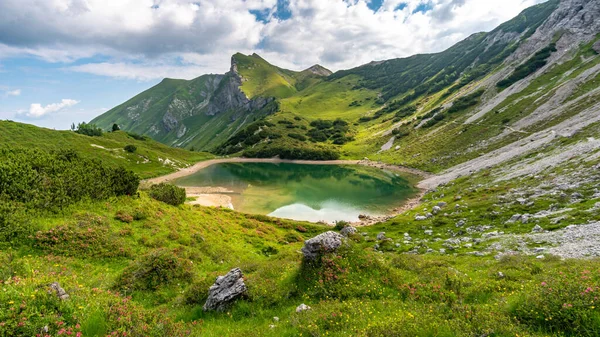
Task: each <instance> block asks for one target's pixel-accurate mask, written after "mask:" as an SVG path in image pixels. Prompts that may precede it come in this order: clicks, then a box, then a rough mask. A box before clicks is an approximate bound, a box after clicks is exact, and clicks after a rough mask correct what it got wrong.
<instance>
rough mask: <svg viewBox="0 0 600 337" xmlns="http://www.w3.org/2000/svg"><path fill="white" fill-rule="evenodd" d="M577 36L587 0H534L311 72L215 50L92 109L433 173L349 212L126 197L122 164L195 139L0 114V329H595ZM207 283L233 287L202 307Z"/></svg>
mask: <svg viewBox="0 0 600 337" xmlns="http://www.w3.org/2000/svg"><path fill="white" fill-rule="evenodd" d="M599 54H600V3H599V2H598V1H593V0H562V1H558V0H556V1H553V0H551V1H547V2H545V3H542V4H539V5H537V6H534V7H532V8H530V9H527V10H526V11H524V12H523V13H522V14H521V15H519V16H518V17H516V18H515V19H513V20H511V21H509V22H507V23H505V24H503V25H501V26H499V27H498V28H497V29H495V30H493V31H492V32H489V33H480V34H475V35H473V36H471V37H470V38H468V39H466V40H465V41H463V42H461V43H459V44H457V45H456V46H454V47H452V48H450V49H448V50H446V51H444V52H442V53H436V54H429V55H416V56H413V57H409V58H403V59H395V60H387V61H380V62H372V63H370V64H367V65H363V66H360V67H357V68H354V69H349V70H344V71H340V72H336V73H333V74H331V73H330V72H329V71H328V70H327V69H324V68H322V67H320V66H314V67H311V68H309V69H307V70H304V71H300V72H296V71H290V70H285V69H281V68H278V67H276V66H273V65H271V64H269V63H268V62H267V61H266V60H264V59H262V58H261V57H260V56H258V55H250V56H245V55H241V54H236V55H234V56H233V58H232V68H231V71H230V72H229V73H227V74H225V75H205V76H202V77H199V78H197V79H195V80H192V81H179V80H165V81H163V82H161V83H160V84H159V85H157V86H156V87H154V88H152V89H150V90H148V91H146V92H144V93H142V94H140V95H139V96H136V97H134V98H133V99H132V100H130V101H128V102H126V103H124V104H123V105H121V106H119V107H116V108H114V109H113V110H111V111H109V112H107V113H106V114H104V115H102V116H100V117H98V118H97V119H96V120H95V121H94V122H95V123H98V124H99V125H100V126H102V127H103V128H109V127H110V126H111V125H112V123H115V122H117V123H118V124H120V125H121V126H122V127H123V128H124V129H126V130H135V131H136V132H139V133H144V134H146V135H148V136H152V137H154V138H155V139H157V140H159V141H161V142H164V143H165V144H170V145H179V146H181V147H185V148H191V147H192V146H194V147H195V148H196V149H198V148H204V149H211V150H213V151H214V152H216V153H219V154H229V155H231V157H233V156H236V155H244V156H249V157H273V156H279V157H282V158H308V159H334V158H356V159H361V163H362V164H364V165H369V166H374V167H382V166H383V165H382V163H390V164H399V165H406V166H410V167H413V168H417V169H422V170H426V171H429V172H433V174H431V175H429V176H428V177H427V178H426V179H423V180H421V181H419V182H418V187H420V188H421V189H422V191H423V194H422V197H421V198H420V200H418V202H416V203H415V204H414V205H412V206H411V207H407V208H406V210H405V211H402V212H401V213H400V214H397V215H394V216H390V217H386V218H385V220H384V221H381V222H378V220H376V219H375V220H374V219H363V220H362V221H363V223H361V224H356V225H357V226H356V227H352V226H349V225H348V224H347V223H341V222H340V223H338V224H337V225H336V226H335V227H328V226H325V225H323V224H313V223H306V222H298V221H290V220H284V219H277V218H269V217H267V216H260V215H250V214H243V213H239V212H236V211H232V210H229V209H223V208H212V207H202V206H198V205H194V206H192V205H189V204H184V203H183V202H184V200H185V195H184V194H182V193H183V191H181V190H177V189H171V187H169V185H167V186H166V187H165V186H162V187H154V188H150V189H144V188H141V189H138V191H137V193H132V191H134V190H135V188H137V187H138V183H139V179H137V177H136V176H135V175H133V174H132V172H131V171H130V170H132V171H134V172H136V173H138V174H139V175H141V176H143V177H150V176H157V175H161V174H165V173H168V172H171V171H174V170H175V169H176V168H177V167H184V166H187V165H189V164H191V163H193V162H196V161H200V160H203V159H206V158H209V157H211V155H210V154H207V153H198V152H190V151H186V150H183V149H177V148H171V147H167V146H166V145H163V144H160V143H158V142H155V141H153V140H150V139H143V138H142V139H137V138H140V137H138V136H136V137H135V138H132V136H131V135H128V133H126V132H124V131H118V132H114V133H108V132H106V133H104V134H103V135H102V136H101V137H88V136H83V135H79V134H76V133H74V132H70V131H54V130H48V129H43V128H37V127H34V126H31V125H25V124H19V123H14V122H0V154H2V156H0V168H1V169H0V289H2V291H0V336H11V337H12V336H35V335H38V334H39V335H40V336H44V337H45V336H64V335H73V336H107V335H111V336H140V337H141V336H215V337H216V336H248V335H251V336H340V337H341V336H361V337H372V336H385V337H392V336H451V337H473V336H490V337H491V336H526V337H543V336H565V337H566V336H572V337H575V336H584V337H595V336H598V327H599V326H600V305H599V303H598V301H599V299H598V294H597V293H598V292H600V248H599V247H598V242H600V186H599V184H598V182H599V181H600V85H599V84H600V56H599ZM190 107H191V108H190ZM165 120H166V121H165ZM166 125H171V126H170V127H171V129H169V130H166V129H165V127H166ZM138 127H139V128H138ZM178 130H179V131H181V130H183V131H181V132H182V134H183V135H182V136H181V137H178V136H177V133H178ZM153 132H156V133H155V134H154V135H153ZM163 137H164V138H163ZM188 140H189V141H188ZM130 144H131V145H135V146H136V147H137V150H136V152H135V153H126V152H125V151H124V150H122V149H123V148H124V146H125V145H130ZM49 150H52V151H49ZM59 150H60V151H59ZM70 150H73V151H72V152H71V151H70ZM364 157H368V159H363V158H364ZM159 158H160V159H159ZM142 159H144V160H142ZM146 159H147V160H148V162H146V161H145V160H146ZM161 159H162V160H161ZM167 159H168V160H169V163H170V162H175V163H176V164H175V165H171V164H167V162H166V160H167ZM233 159H235V158H233ZM377 161H380V162H377ZM119 166H123V167H124V168H119ZM98 177H102V178H101V179H99V178H98ZM356 183H357V184H360V181H357V182H356ZM163 188H164V189H165V190H166V191H167V192H168V193H167V192H163V193H162V194H161V193H159V192H157V190H159V189H163ZM173 190H174V191H175V192H173V193H170V192H171V191H173ZM177 193H178V195H179V200H178V202H176V203H174V202H172V200H173V199H176V197H177V195H176V194H177ZM307 193H310V191H307ZM258 197H260V195H259V196H258ZM160 200H163V201H160ZM167 202H171V204H168V203H167ZM358 225H361V226H358ZM322 233H327V234H326V238H327V239H326V240H325V239H323V241H319V240H318V238H319V236H318V235H320V234H322ZM340 235H342V236H343V237H340ZM315 238H316V239H315ZM320 238H321V239H322V238H323V237H320ZM315 247H316V253H315V250H313V249H315ZM236 268H239V272H240V273H243V276H240V277H239V278H235V279H234V280H233V281H234V282H231V279H230V278H229V277H219V276H225V275H228V276H231V275H234V276H235V275H236V273H231V274H230V271H236V270H237V269H236ZM54 282H56V283H57V284H54V285H53V283H54ZM223 284H225V285H227V284H230V285H231V286H230V287H229V288H227V287H224V286H223ZM241 284H243V286H241ZM213 285H214V286H216V288H212V289H213V290H215V289H218V290H223V289H224V288H227V289H225V290H223V291H222V292H220V293H221V295H223V296H222V298H225V299H227V298H228V295H231V293H230V292H228V291H231V290H232V289H233V290H236V289H237V290H243V291H241V292H240V293H241V295H240V296H236V297H234V299H233V300H231V301H230V302H229V303H228V305H227V306H225V307H224V308H223V309H224V310H222V311H212V310H204V307H205V305H206V304H207V299H208V298H209V292H210V291H211V286H213ZM59 289H62V291H60V290H59ZM63 292H64V293H63ZM65 293H66V294H67V295H68V297H64V295H65Z"/></svg>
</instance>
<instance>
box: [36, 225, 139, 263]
mask: <svg viewBox="0 0 600 337" xmlns="http://www.w3.org/2000/svg"><path fill="white" fill-rule="evenodd" d="M33 242H34V246H35V247H37V248H39V249H41V250H43V251H45V252H48V253H52V254H54V255H62V256H78V257H95V258H114V257H129V256H131V251H130V250H129V249H128V248H127V246H126V245H125V243H124V242H123V241H122V240H121V239H119V238H117V237H116V236H114V235H112V233H111V232H110V230H109V229H108V227H107V226H102V225H100V226H99V225H92V224H90V223H80V224H75V225H64V226H58V227H55V228H52V229H49V230H47V231H38V232H37V233H36V234H35V236H33Z"/></svg>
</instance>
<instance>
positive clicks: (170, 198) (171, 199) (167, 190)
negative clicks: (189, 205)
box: [149, 183, 186, 206]
mask: <svg viewBox="0 0 600 337" xmlns="http://www.w3.org/2000/svg"><path fill="white" fill-rule="evenodd" d="M149 194H150V197H151V198H153V199H156V200H158V201H162V202H164V203H167V204H169V205H173V206H178V205H181V204H183V203H184V202H185V197H186V194H185V189H184V188H181V187H177V186H175V185H171V184H165V183H160V184H157V185H152V187H150V193H149Z"/></svg>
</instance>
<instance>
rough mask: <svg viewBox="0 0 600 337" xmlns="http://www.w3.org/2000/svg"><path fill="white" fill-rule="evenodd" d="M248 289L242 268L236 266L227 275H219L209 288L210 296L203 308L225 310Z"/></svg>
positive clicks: (205, 309) (206, 309)
mask: <svg viewBox="0 0 600 337" xmlns="http://www.w3.org/2000/svg"><path fill="white" fill-rule="evenodd" d="M247 290H248V288H247V287H246V284H245V283H244V276H243V274H242V271H241V270H240V268H234V269H232V270H230V271H229V272H228V273H227V274H226V275H225V276H219V277H217V280H216V281H215V283H214V284H213V285H212V286H211V287H210V289H209V290H208V298H207V299H206V303H204V307H203V310H204V311H210V310H216V311H223V310H225V309H226V308H227V307H228V306H229V305H230V304H231V303H232V302H233V301H235V300H236V299H238V298H239V297H240V296H242V295H243V294H244V293H245V292H246V291H247Z"/></svg>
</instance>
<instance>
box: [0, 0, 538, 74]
mask: <svg viewBox="0 0 600 337" xmlns="http://www.w3.org/2000/svg"><path fill="white" fill-rule="evenodd" d="M369 1H370V0H351V1H350V0H347V1H324V0H289V8H288V9H289V11H290V12H291V14H292V16H291V18H290V19H288V20H278V19H275V16H274V10H275V8H276V4H277V1H276V0H196V1H193V2H192V1H190V0H160V1H159V0H53V1H47V0H3V1H0V58H3V57H15V56H20V55H28V56H34V57H39V58H43V59H45V60H47V61H49V62H73V61H75V60H81V59H85V58H88V57H91V56H94V55H102V56H103V58H102V61H101V62H89V61H87V62H86V63H83V64H79V65H77V66H74V67H72V68H71V70H74V71H78V72H86V73H91V74H96V75H104V76H112V77H116V78H128V79H137V80H150V79H156V78H160V77H182V78H190V77H196V76H198V75H200V74H202V73H206V72H224V71H226V70H227V67H228V63H229V62H228V61H229V56H230V55H231V53H233V52H235V51H242V52H247V53H250V52H257V53H259V54H261V55H262V56H263V57H265V58H266V59H267V60H269V61H271V62H272V63H275V64H277V65H280V66H284V67H288V68H293V69H302V68H306V67H308V66H310V65H312V64H315V63H320V64H322V65H324V66H326V67H328V68H331V69H332V70H338V69H342V68H349V67H354V66H358V65H361V64H364V63H367V62H369V61H372V60H381V59H389V58H395V57H404V56H409V55H412V54H416V53H426V52H437V51H441V50H443V49H445V48H447V47H449V46H451V45H452V44H454V43H456V42H458V41H459V40H461V39H464V38H466V37H467V36H469V35H470V34H472V33H475V32H479V31H482V30H491V29H493V28H494V27H496V26H497V25H499V24H500V23H502V22H504V21H506V20H508V19H510V18H512V17H514V16H515V15H517V14H518V13H519V12H520V11H521V10H523V9H525V8H526V7H529V6H531V5H534V4H536V3H540V2H543V1H544V0H485V1H483V0H429V1H424V0H384V1H383V4H382V6H381V8H379V9H378V10H377V11H372V10H371V9H369V8H368V6H367V4H368V2H369ZM425 3H428V4H430V5H431V6H432V10H430V11H427V12H425V13H423V12H417V13H413V11H415V9H417V8H418V6H419V5H422V4H425ZM400 4H406V6H404V8H403V9H402V10H396V9H397V8H398V6H399V5H400ZM250 10H258V11H266V12H267V13H268V15H267V17H268V18H270V19H271V21H270V22H267V23H264V22H261V21H260V20H257V19H256V18H255V17H254V15H253V14H251V13H250ZM14 27H20V28H19V29H14Z"/></svg>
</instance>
